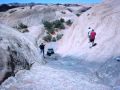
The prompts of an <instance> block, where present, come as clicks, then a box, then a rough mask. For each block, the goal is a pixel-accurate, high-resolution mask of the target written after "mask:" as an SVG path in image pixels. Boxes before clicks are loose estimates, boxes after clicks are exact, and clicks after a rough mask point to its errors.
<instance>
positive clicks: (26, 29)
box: [13, 23, 29, 33]
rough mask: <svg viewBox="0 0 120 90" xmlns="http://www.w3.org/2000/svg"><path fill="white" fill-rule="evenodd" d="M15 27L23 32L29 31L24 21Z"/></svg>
mask: <svg viewBox="0 0 120 90" xmlns="http://www.w3.org/2000/svg"><path fill="white" fill-rule="evenodd" d="M13 28H16V29H17V30H18V31H19V32H22V33H25V32H29V30H28V26H27V25H25V24H23V23H20V24H18V26H15V27H13Z"/></svg>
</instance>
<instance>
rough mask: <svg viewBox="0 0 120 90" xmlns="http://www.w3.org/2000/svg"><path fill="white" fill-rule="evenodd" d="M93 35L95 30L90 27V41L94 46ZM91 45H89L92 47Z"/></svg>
mask: <svg viewBox="0 0 120 90" xmlns="http://www.w3.org/2000/svg"><path fill="white" fill-rule="evenodd" d="M95 36H96V32H95V31H94V29H92V31H91V33H90V42H91V43H92V46H94V44H95V43H94V40H95ZM92 46H91V47H92Z"/></svg>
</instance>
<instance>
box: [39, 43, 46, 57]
mask: <svg viewBox="0 0 120 90" xmlns="http://www.w3.org/2000/svg"><path fill="white" fill-rule="evenodd" d="M39 48H40V50H41V53H43V57H45V56H44V49H45V45H44V44H43V43H41V45H40V46H39Z"/></svg>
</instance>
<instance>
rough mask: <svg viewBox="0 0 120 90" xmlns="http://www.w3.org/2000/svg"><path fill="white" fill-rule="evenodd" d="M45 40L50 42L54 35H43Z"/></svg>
mask: <svg viewBox="0 0 120 90" xmlns="http://www.w3.org/2000/svg"><path fill="white" fill-rule="evenodd" d="M43 40H44V41H46V42H50V41H51V40H52V36H51V35H49V34H48V35H46V36H45V37H43Z"/></svg>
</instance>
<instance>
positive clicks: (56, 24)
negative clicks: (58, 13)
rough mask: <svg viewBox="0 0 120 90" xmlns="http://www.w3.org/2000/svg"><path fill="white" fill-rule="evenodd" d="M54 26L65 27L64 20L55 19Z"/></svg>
mask: <svg viewBox="0 0 120 90" xmlns="http://www.w3.org/2000/svg"><path fill="white" fill-rule="evenodd" d="M53 25H54V28H59V29H65V26H64V24H63V22H61V21H60V20H56V21H53Z"/></svg>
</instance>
